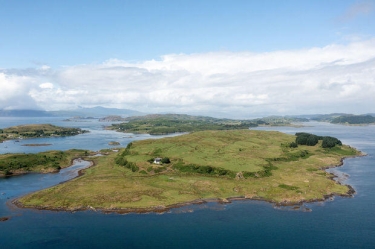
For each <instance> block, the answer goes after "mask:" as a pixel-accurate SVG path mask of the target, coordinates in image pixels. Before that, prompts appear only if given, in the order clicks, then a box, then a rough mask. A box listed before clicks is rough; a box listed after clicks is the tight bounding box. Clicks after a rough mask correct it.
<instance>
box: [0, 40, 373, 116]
mask: <svg viewBox="0 0 375 249" xmlns="http://www.w3.org/2000/svg"><path fill="white" fill-rule="evenodd" d="M24 74H25V72H23V73H22V75H24ZM7 82H8V83H7ZM10 83H11V86H8V88H9V89H8V88H6V87H7V86H6V85H7V84H8V85H9V84H10ZM0 86H1V87H4V86H5V88H6V89H8V90H6V91H7V92H8V94H5V95H4V94H3V92H1V94H3V95H0V98H1V96H3V98H4V96H18V95H19V96H27V97H28V98H29V99H32V100H33V101H34V102H35V103H37V104H38V105H39V106H41V107H44V108H46V109H48V110H51V109H53V110H56V109H65V108H73V107H75V106H78V105H81V106H96V105H102V106H107V107H117V108H131V109H136V110H140V111H144V112H175V113H178V112H184V113H201V114H206V115H211V114H215V115H219V114H220V113H222V115H223V116H228V117H229V116H236V117H244V118H246V117H249V116H253V115H262V114H294V113H327V112H352V113H365V112H374V110H373V109H372V107H373V106H374V104H375V101H374V100H373V99H374V98H373V96H375V39H370V40H365V41H357V42H352V43H350V44H348V45H337V44H332V45H329V46H326V47H322V48H309V49H304V50H293V51H275V52H269V53H250V52H242V53H231V52H212V53H203V54H190V55H186V54H172V55H165V56H163V57H161V60H150V61H143V62H138V63H129V62H126V61H121V60H118V59H112V60H108V61H106V62H104V63H102V64H94V65H77V66H70V67H64V68H61V69H60V70H57V71H53V70H51V69H49V68H48V69H46V70H44V71H43V72H40V73H39V74H37V73H36V72H34V71H33V72H32V73H30V74H29V76H20V75H17V74H16V73H8V74H7V73H6V72H5V73H2V74H0ZM12 89H13V90H12ZM17 94H18V95H17ZM2 100H3V99H2ZM13 100H14V99H4V100H3V101H2V102H9V103H10V102H11V101H13ZM9 105H10V104H9Z"/></svg>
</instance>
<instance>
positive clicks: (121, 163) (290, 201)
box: [14, 129, 361, 213]
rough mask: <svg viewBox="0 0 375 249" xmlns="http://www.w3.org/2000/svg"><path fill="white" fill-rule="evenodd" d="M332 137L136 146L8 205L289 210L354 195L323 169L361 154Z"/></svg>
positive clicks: (181, 140) (260, 134)
mask: <svg viewBox="0 0 375 249" xmlns="http://www.w3.org/2000/svg"><path fill="white" fill-rule="evenodd" d="M359 155H361V153H360V152H359V151H357V150H356V149H354V148H352V147H350V146H347V145H343V144H342V143H341V141H340V140H338V139H337V138H333V137H323V136H317V135H314V134H309V133H298V134H296V135H288V134H284V133H281V132H274V131H256V130H249V129H245V130H216V131H213V130H209V131H199V132H193V133H190V134H184V135H180V136H175V137H167V138H161V139H150V140H140V141H135V142H132V143H130V144H128V145H127V147H126V148H123V149H121V150H120V151H118V152H116V153H110V154H108V155H106V156H101V157H95V158H92V160H93V161H94V162H95V166H94V167H91V168H89V169H87V170H85V173H84V174H83V175H82V176H80V177H78V178H75V179H73V180H71V181H68V182H65V183H63V184H59V185H57V186H54V187H51V188H48V189H45V190H42V191H38V192H35V193H31V194H28V195H26V196H24V197H22V198H19V199H17V200H16V201H15V202H14V203H15V204H16V205H18V206H20V207H26V208H37V209H50V210H70V211H73V210H86V209H92V210H102V211H116V212H124V213H127V212H139V213H142V212H164V211H166V210H168V209H170V208H174V207H178V206H181V205H186V204H191V203H202V202H205V201H207V200H217V201H220V202H229V201H231V200H233V199H253V200H264V201H269V202H273V203H276V204H277V205H295V204H301V203H303V202H311V201H319V200H325V199H326V198H328V197H330V196H333V195H340V196H350V195H352V194H353V193H354V190H353V189H352V188H351V187H350V186H347V185H342V184H340V183H339V182H336V181H335V180H333V178H334V175H332V174H330V173H328V172H326V171H325V169H327V168H329V167H336V166H339V165H341V164H342V162H343V158H345V157H352V156H359Z"/></svg>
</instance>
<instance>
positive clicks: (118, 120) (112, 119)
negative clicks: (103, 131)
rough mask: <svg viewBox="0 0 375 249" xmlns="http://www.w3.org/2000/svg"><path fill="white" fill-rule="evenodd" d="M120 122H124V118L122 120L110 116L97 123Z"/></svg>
mask: <svg viewBox="0 0 375 249" xmlns="http://www.w3.org/2000/svg"><path fill="white" fill-rule="evenodd" d="M121 121H126V118H123V117H121V116H118V115H110V116H106V117H104V118H100V119H99V122H121Z"/></svg>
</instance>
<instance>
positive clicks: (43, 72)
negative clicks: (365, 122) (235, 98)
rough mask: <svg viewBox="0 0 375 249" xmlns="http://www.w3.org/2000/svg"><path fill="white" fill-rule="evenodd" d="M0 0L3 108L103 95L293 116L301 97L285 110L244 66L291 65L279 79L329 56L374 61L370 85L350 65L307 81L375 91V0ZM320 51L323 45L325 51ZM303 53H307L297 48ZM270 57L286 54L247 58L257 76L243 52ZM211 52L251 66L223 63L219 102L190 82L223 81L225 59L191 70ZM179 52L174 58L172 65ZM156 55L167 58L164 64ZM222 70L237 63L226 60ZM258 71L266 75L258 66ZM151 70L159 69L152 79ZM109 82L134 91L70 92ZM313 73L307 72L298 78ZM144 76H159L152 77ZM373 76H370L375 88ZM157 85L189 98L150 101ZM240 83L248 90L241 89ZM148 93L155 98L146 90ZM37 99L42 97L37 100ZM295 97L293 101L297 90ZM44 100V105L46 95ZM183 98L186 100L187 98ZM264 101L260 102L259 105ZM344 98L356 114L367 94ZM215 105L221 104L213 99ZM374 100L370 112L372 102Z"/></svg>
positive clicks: (191, 108)
mask: <svg viewBox="0 0 375 249" xmlns="http://www.w3.org/2000/svg"><path fill="white" fill-rule="evenodd" d="M0 6H1V8H0V70H1V71H0V73H1V74H2V78H1V75H0V84H7V87H6V88H7V89H8V92H7V93H6V94H7V96H8V97H6V96H3V97H2V98H0V100H1V101H2V102H3V103H2V104H1V106H0V108H8V109H12V108H13V109H14V108H23V107H24V106H30V105H31V106H34V107H35V108H43V109H48V108H50V109H59V108H74V106H76V105H83V106H94V105H96V104H100V105H104V106H108V107H118V108H132V109H139V110H141V111H145V110H150V107H155V108H154V109H152V111H155V112H180V111H184V112H196V113H205V114H209V113H216V112H220V111H219V109H220V110H224V109H225V110H226V111H224V114H223V115H226V113H233V112H238V113H239V114H238V115H239V116H241V117H242V116H246V115H248V114H246V113H245V112H244V110H248V109H249V108H250V109H251V108H252V109H253V110H252V111H251V112H250V113H253V114H254V115H255V114H257V113H265V114H293V113H297V112H301V111H299V110H298V108H297V107H296V106H295V107H293V103H292V102H289V103H286V104H285V106H284V104H281V106H284V107H283V108H277V106H278V105H279V106H280V104H278V103H275V102H272V101H270V100H269V101H268V102H267V101H263V102H262V101H260V100H261V99H267V98H268V99H270V98H271V97H270V92H269V91H270V90H271V89H272V88H273V87H269V88H267V87H265V89H264V91H259V89H260V88H262V86H261V85H260V86H257V85H256V83H254V82H248V81H246V80H245V78H246V77H245V78H243V76H242V74H244V73H248V74H249V75H248V76H250V77H251V76H254V77H255V76H257V77H258V76H259V72H260V71H262V70H272V72H271V74H276V73H277V72H279V71H280V70H281V71H282V72H279V74H278V77H279V78H283V77H286V75H291V74H293V75H297V74H298V73H299V74H304V73H303V72H302V71H301V70H315V71H314V72H316V70H317V68H318V67H319V65H322V64H327V63H332V62H334V61H340V60H341V61H343V60H344V61H346V62H345V63H344V64H345V65H344V64H342V65H341V64H340V66H345V67H348V66H349V64H350V65H353V67H354V66H356V65H357V64H358V63H365V64H366V67H368V68H367V70H365V71H364V72H363V75H360V76H358V77H359V78H361V79H363V83H361V82H358V83H356V82H355V80H354V78H353V77H354V76H353V75H350V76H348V77H347V78H346V79H341V81H340V80H338V81H337V80H336V78H337V77H338V76H339V75H342V74H338V75H337V74H335V72H334V70H332V71H330V73H331V74H332V75H327V76H326V77H325V78H324V79H321V78H319V77H318V76H320V75H321V74H319V75H318V74H316V80H315V81H312V82H309V83H306V87H307V88H309V87H310V86H311V84H312V85H315V86H316V89H321V85H322V84H323V85H324V82H322V81H326V82H331V81H332V82H333V83H332V82H331V83H329V84H330V87H331V88H332V86H336V85H340V86H341V87H344V85H345V84H346V85H345V86H346V88H345V89H346V90H345V89H344V90H343V91H348V90H347V89H348V88H350V89H357V91H359V90H361V89H362V90H363V89H367V91H370V92H371V91H375V90H374V86H373V85H372V83H373V80H374V72H373V69H374V67H373V66H372V64H373V63H371V59H373V58H374V56H373V54H372V51H373V48H374V38H375V34H374V33H375V28H374V27H375V1H373V0H370V1H353V0H352V1H349V0H340V1H338V0H332V1H329V0H328V1H235V0H231V1H226V0H225V1H224V0H216V1H211V0H207V1H202V0H201V1H194V0H190V1H182V0H181V1H179V0H174V1H157V0H153V1H141V0H140V1H124V0H122V1H114V0H113V1H95V0H92V1H71V0H65V1H51V0H49V1H42V0H35V1H26V0H23V1H21V0H19V1H17V0H14V1H3V0H0ZM314 49H315V50H316V53H313V52H312V53H310V54H311V56H310V57H304V58H302V57H301V58H300V57H299V55H298V56H297V55H296V53H300V54H301V55H302V54H309V51H313V50H314ZM357 49H363V51H362V50H360V51H359V52H358V54H357V55H356V54H355V51H356V50H357ZM328 50H329V51H328ZM317 51H320V52H319V53H320V55H319V56H318V54H317V53H318V52H317ZM365 51H369V52H368V53H366V52H365ZM282 53H285V55H287V56H289V57H288V58H290V56H291V58H297V57H298V61H295V63H300V64H306V65H305V67H303V68H298V69H296V68H289V69H285V67H284V65H283V63H282V62H281V60H280V58H279V57H278V56H281V54H282ZM323 54H325V55H324V56H323ZM294 55H296V56H297V57H293V56H294ZM254 56H255V57H254ZM260 57H262V58H265V57H267V58H268V59H260V61H258V63H264V64H265V65H269V64H272V63H273V62H274V61H279V64H277V65H275V66H274V67H272V68H267V67H262V66H261V67H260V68H256V66H255V65H253V64H251V63H250V64H249V67H250V66H252V67H253V68H254V70H250V71H251V73H250V71H247V69H246V67H243V66H244V65H243V64H241V63H240V62H241V61H242V62H243V61H257V59H256V58H258V59H259V58H260ZM328 57H329V58H328ZM212 58H216V59H214V61H215V62H217V63H219V61H217V60H222V63H224V64H225V62H229V61H231V60H232V59H233V58H235V59H233V60H235V61H232V62H231V64H230V65H237V63H238V67H237V68H242V67H243V68H242V69H241V70H239V69H238V70H237V69H236V68H235V67H234V68H232V69H231V70H232V71H226V70H223V74H225V76H223V75H222V76H221V77H220V80H219V79H217V80H216V81H217V85H214V86H215V87H212V88H215V89H216V91H213V92H210V93H211V95H212V97H211V99H209V100H212V103H210V102H209V101H208V102H205V101H207V99H205V98H203V97H201V96H198V95H199V94H198V93H191V94H190V95H189V94H186V91H187V90H188V89H189V87H187V85H193V86H194V84H195V83H194V82H197V81H199V82H200V84H199V86H197V87H202V86H203V85H205V86H204V87H205V88H204V89H205V91H207V90H208V89H209V88H208V87H207V86H208V85H210V86H212V84H214V83H212V82H211V81H212V78H213V77H217V74H220V70H219V68H221V66H220V65H212V67H211V68H206V71H204V72H198V71H197V70H196V69H193V68H191V66H192V64H194V63H195V64H196V65H202V68H205V66H206V63H208V62H210V61H212ZM254 58H255V59H254ZM288 58H286V60H288ZM252 59H254V60H252ZM171 61H172V62H173V63H170V62H171ZM369 61H370V62H369ZM157 63H159V64H160V65H158V66H156V65H155V64H157ZM200 63H201V64H200ZM348 63H349V64H348ZM285 64H286V65H289V64H290V65H292V64H293V63H292V62H286V63H285ZM336 64H337V63H336ZM354 64H355V65H354ZM150 65H151V66H150ZM307 65H309V66H307ZM335 66H336V67H337V66H339V65H335ZM113 67H117V68H121V69H123V70H122V73H124V72H126V73H124V74H123V75H122V76H119V70H117V71H116V72H113V70H112V71H111V70H109V71H108V70H107V71H108V72H106V73H105V75H102V74H99V73H98V72H102V71H103V68H105V69H108V68H113ZM222 67H224V69H225V68H228V67H226V66H223V65H222ZM134 68H135V69H137V70H139V71H137V73H134V72H133V73H131V76H129V72H128V71H129V70H132V69H134ZM79 70H81V71H79ZM90 70H91V71H90ZM325 70H328V69H325ZM336 70H340V69H336ZM209 71H210V72H212V74H210V75H207V74H206V72H209ZM297 71H298V72H297ZM348 71H350V70H348ZM83 72H84V73H83ZM254 72H258V73H257V74H256V75H255V74H254ZM353 72H354V71H353ZM309 73H311V72H305V74H304V75H309ZM336 73H337V72H336ZM87 74H90V75H97V78H95V79H94V78H92V77H93V76H91V78H90V79H83V78H85V76H87ZM149 74H151V75H154V76H155V78H154V80H153V79H152V77H151V76H150V75H149ZM198 74H200V76H199V75H198ZM327 74H328V73H327ZM171 75H172V76H171ZM215 75H216V76H215ZM17 77H18V78H17ZM22 77H23V78H22ZM70 77H77V78H74V79H72V78H70ZM158 77H159V78H158ZM207 77H208V78H207ZM259 77H260V76H259ZM275 77H276V76H275ZM278 77H276V79H275V80H273V81H272V80H271V78H269V77H268V76H267V75H263V76H262V77H261V78H260V81H264V82H271V81H272V82H273V83H275V82H277V78H278ZM295 77H297V76H295ZM301 77H302V76H301ZM26 78H27V79H26ZM78 78H80V79H81V80H78ZM129 78H131V79H132V80H129ZM318 78H319V79H318ZM365 78H366V79H365ZM105 79H106V80H107V82H106V84H109V85H111V84H117V85H118V84H119V83H120V82H121V83H122V84H123V85H124V87H123V88H118V89H117V93H118V91H122V92H124V94H125V95H124V96H119V97H118V98H119V99H122V101H111V100H110V98H107V97H105V98H101V97H100V96H99V95H98V96H97V98H98V99H101V100H103V99H107V100H106V101H97V102H96V103H95V101H93V100H90V101H88V100H79V99H76V98H75V97H74V96H73V95H74V94H72V93H75V92H80V94H81V96H82V94H83V93H84V92H90V94H91V95H96V92H94V89H99V88H98V86H97V85H96V84H99V82H100V81H103V80H105ZM189 79H190V81H189ZM231 79H232V80H233V81H232V82H231V81H230V80H231ZM241 79H242V83H241ZM303 79H305V78H301V79H300V80H303ZM295 80H296V82H297V81H298V80H297V79H295ZM67 81H69V82H76V84H77V85H76V86H74V85H70V83H69V82H67ZM146 81H147V82H149V85H148V86H147V84H146ZM216 81H215V82H216ZM20 82H22V83H20ZM93 82H95V83H93ZM136 82H143V83H142V84H143V85H142V84H141V85H142V86H143V88H142V93H136V92H135V91H134V89H132V87H133V86H134V84H136ZM181 82H184V83H181ZM208 82H210V83H208ZM224 82H227V85H231V84H232V86H233V88H235V89H232V90H233V94H238V95H241V94H246V95H244V96H242V97H241V96H240V97H239V100H241V98H246V96H250V97H251V96H253V97H254V99H253V103H255V104H250V103H246V101H243V102H241V101H242V100H241V101H239V102H241V103H242V104H238V103H236V102H233V103H228V102H227V101H225V100H224V99H223V98H227V97H226V96H224V95H225V94H223V93H225V92H227V91H228V89H226V88H223V87H221V88H220V87H219V86H223V84H224ZM233 82H235V83H233ZM280 82H284V81H283V80H281V81H280ZM343 82H344V83H345V82H346V83H345V84H344V83H343ZM348 82H349V83H350V84H349V83H348ZM369 82H370V83H369ZM10 84H14V87H10V86H9V85H10ZM43 84H44V85H43ZM181 84H185V85H184V86H186V87H187V89H184V91H185V93H183V94H182V92H179V90H181ZM207 84H208V85H207ZM241 84H242V85H241ZM280 84H287V83H285V82H284V83H280ZM327 84H328V83H327ZM348 84H349V85H350V86H348ZM363 84H367V85H366V87H365V88H364V87H363ZM368 84H369V85H368ZM40 85H42V86H44V87H40ZM46 86H48V87H46ZM78 86H79V87H78ZM151 86H152V88H153V89H155V88H157V89H164V88H165V87H166V86H169V88H170V89H172V91H169V92H165V93H164V94H173V93H176V95H178V94H180V95H178V96H180V98H179V100H176V101H177V102H179V104H178V105H172V103H169V102H168V101H167V102H165V103H159V102H160V101H157V100H154V99H152V97H150V96H153V95H154V94H160V93H152V92H150V90H148V89H150V87H151ZM17 87H19V88H17ZM241 87H242V89H245V90H244V91H243V90H241ZM358 87H359V88H361V89H359V88H358ZM266 88H267V89H266ZM333 88H334V87H333ZM46 90H48V91H50V92H48V94H50V95H51V94H55V95H56V98H54V99H55V100H56V99H58V97H57V96H60V97H61V100H59V102H54V101H53V100H54V99H48V98H47V97H45V95H46V94H47V93H46V92H45V91H46ZM52 90H54V92H52ZM201 90H203V89H201ZM336 90H337V89H336ZM19 91H23V94H24V96H25V98H24V99H25V102H24V103H22V102H20V101H17V103H16V102H15V99H19V96H21V95H22V94H21V95H19V94H18V92H19ZM91 91H92V92H91ZM98 91H99V90H98ZM145 91H146V92H147V94H148V95H147V96H148V97H147V96H145V94H144V93H145ZM16 93H17V94H18V95H17V94H16ZM126 93H129V94H130V93H132V94H134V95H137V94H138V95H139V96H140V95H142V94H143V95H142V97H139V100H138V102H137V101H136V100H129V101H127V100H126V99H128V98H129V96H128V95H127V94H126ZM4 94H5V93H4ZM12 94H13V95H14V96H13V95H12ZM59 94H60V95H59ZM64 94H65V95H64ZM69 94H70V95H69ZM90 94H88V95H90ZM295 94H298V93H295ZM301 94H303V92H302V93H301ZM321 94H322V92H320V94H319V92H318V90H317V92H316V96H315V95H314V96H315V99H314V100H315V101H317V99H318V97H319V96H320V95H321ZM16 95H17V96H18V97H17V98H16V97H15V96H16ZM68 95H69V96H68ZM344 95H345V94H344ZM22 96H23V95H22ZM43 96H44V97H43ZM285 96H287V95H285ZM37 97H38V98H39V99H36V98H37ZM289 97H291V98H292V97H293V95H290V96H289ZM43 98H45V102H43V101H41V99H43ZM64 98H65V99H69V101H70V104H69V103H68V102H66V103H65V102H64V101H63V99H64ZM144 98H146V99H147V101H148V102H147V103H148V104H146V105H145V104H142V103H141V99H144ZM184 98H185V101H183V99H184ZM361 98H362V100H363V99H365V100H367V102H366V103H367V106H368V104H371V100H370V99H366V98H367V97H366V98H365V96H362V97H361ZM250 99H251V98H250ZM259 99H260V100H259ZM26 100H27V101H26ZM258 100H259V108H256V105H257V104H256V103H258V102H257V101H258ZM50 101H52V103H51V102H50ZM346 101H348V105H347V107H348V108H346V109H347V111H351V112H353V111H355V109H353V108H350V105H351V106H353V105H354V102H353V101H359V100H351V101H349V100H348V98H346ZM215 102H216V103H218V106H215V105H214V104H213V103H215ZM313 102H314V101H312V103H310V102H308V103H306V106H308V105H309V104H311V105H312V104H313ZM0 103H1V102H0ZM324 103H325V102H324ZM326 104H327V105H329V104H330V103H328V102H327V103H326ZM340 104H342V103H341V102H340ZM349 104H350V105H349ZM267 106H268V107H267ZM270 106H273V107H270ZM339 107H340V105H337V107H335V108H336V109H335V108H332V110H327V109H326V108H323V107H319V106H316V107H313V106H312V108H311V109H312V110H311V111H310V112H318V111H324V110H326V111H345V108H344V107H342V106H341V107H340V108H341V109H340V108H339ZM364 107H365V105H363V108H364ZM223 108H224V109H223ZM255 109H257V110H255ZM339 109H340V110H339ZM369 109H370V108H367V109H366V110H364V111H371V110H369ZM373 112H375V111H373Z"/></svg>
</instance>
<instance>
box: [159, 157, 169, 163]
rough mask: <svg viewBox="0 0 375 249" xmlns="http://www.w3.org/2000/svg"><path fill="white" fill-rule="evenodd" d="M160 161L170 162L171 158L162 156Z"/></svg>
mask: <svg viewBox="0 0 375 249" xmlns="http://www.w3.org/2000/svg"><path fill="white" fill-rule="evenodd" d="M161 163H165V164H168V163H171V160H169V158H168V157H163V158H162V159H161Z"/></svg>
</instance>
